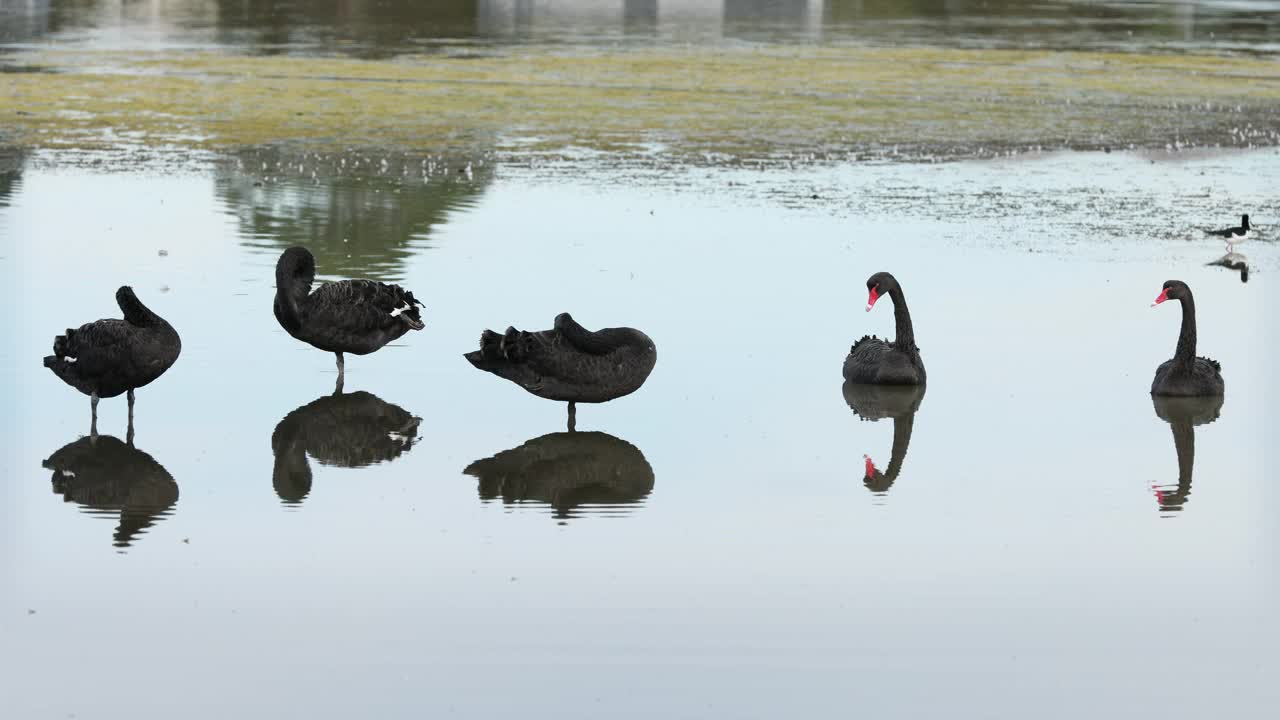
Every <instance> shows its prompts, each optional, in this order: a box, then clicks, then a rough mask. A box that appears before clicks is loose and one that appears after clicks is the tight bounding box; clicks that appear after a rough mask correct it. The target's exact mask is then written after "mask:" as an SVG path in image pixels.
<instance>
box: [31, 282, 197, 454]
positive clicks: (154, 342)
mask: <svg viewBox="0 0 1280 720" xmlns="http://www.w3.org/2000/svg"><path fill="white" fill-rule="evenodd" d="M116 304H117V305H119V306H120V312H122V313H124V319H123V320H115V319H109V320H98V321H96V322H91V323H88V324H86V325H81V326H80V327H79V328H76V329H75V330H72V329H70V328H68V329H67V334H65V335H59V336H57V337H55V338H54V339H53V354H52V355H48V356H46V357H45V359H44V366H45V367H47V368H49V369H50V370H52V371H53V374H54V375H57V376H58V377H60V378H62V381H63V382H65V383H66V384H68V385H70V386H71V387H73V388H75V389H77V390H79V391H80V392H82V393H84V394H85V395H88V396H89V408H90V415H91V418H92V419H91V422H90V435H96V434H97V432H98V399H99V398H109V397H115V396H117V395H119V394H120V393H124V392H127V393H128V394H129V428H130V433H132V428H133V391H134V390H136V389H137V388H140V387H142V386H143V385H146V384H147V383H149V382H151V381H152V380H155V379H156V378H158V377H160V376H161V375H163V374H164V372H165V371H166V370H168V369H169V368H170V367H171V366H172V365H173V363H174V362H175V361H176V360H177V359H178V354H179V353H180V352H182V341H181V340H180V339H179V338H178V333H177V331H176V330H174V329H173V326H172V325H170V324H169V323H168V322H166V321H165V319H164V318H162V317H160V316H159V315H156V314H155V313H153V312H151V310H149V309H147V306H146V305H143V304H142V301H140V300H138V296H137V295H134V294H133V288H131V287H128V286H125V287H122V288H120V289H119V290H117V291H116Z"/></svg>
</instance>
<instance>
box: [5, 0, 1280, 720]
mask: <svg viewBox="0 0 1280 720" xmlns="http://www.w3.org/2000/svg"><path fill="white" fill-rule="evenodd" d="M422 5H424V3H408V2H343V3H311V2H294V3H285V2H255V1H253V0H249V1H247V2H246V1H241V0H235V1H234V2H201V1H200V0H186V1H179V2H129V3H121V2H92V1H89V2H62V1H61V0H18V1H17V2H14V0H0V52H13V53H15V54H16V55H17V56H18V57H21V54H22V53H24V52H27V51H29V50H30V49H32V48H39V47H41V46H42V45H45V44H50V45H54V46H58V47H75V46H84V47H87V48H92V49H94V50H95V51H97V50H109V49H113V48H120V49H128V50H136V49H138V48H158V47H166V48H173V47H181V48H186V47H192V48H217V49H219V50H221V51H224V52H228V53H254V54H257V53H281V54H303V55H305V54H334V53H337V54H349V55H355V56H360V57H369V58H376V59H379V60H384V59H393V58H394V57H395V56H396V55H398V54H401V53H421V52H422V51H423V48H424V47H427V48H431V47H448V46H453V45H456V44H460V43H461V44H476V45H484V44H488V43H521V42H526V41H527V42H538V43H547V42H551V43H556V42H563V43H566V44H580V45H583V46H587V47H606V46H609V45H610V44H612V43H618V42H637V43H659V44H661V43H668V44H673V45H675V44H681V43H698V42H715V43H741V42H770V43H801V42H804V43H809V42H823V43H871V44H881V43H883V44H898V43H913V44H921V45H930V46H934V45H936V46H962V47H968V46H996V47H1058V48H1107V49H1121V50H1124V49H1133V48H1140V49H1156V50H1160V51H1172V52H1180V51H1187V50H1194V51H1196V52H1210V53H1218V52H1222V53H1253V54H1261V55H1268V54H1274V53H1276V52H1277V50H1280V43H1277V35H1278V34H1280V31H1278V29H1277V28H1278V27H1280V24H1278V20H1277V19H1278V18H1280V5H1277V4H1276V3H1267V2H1263V3H1238V2H1206V3H1128V2H1118V3H1106V4H1101V3H1072V2H1055V1H1052V0H1050V1H1049V2H1042V3H1034V4H1033V3H1019V2H987V3H977V2H917V3H890V2H874V1H872V0H865V1H864V2H840V1H834V0H833V1H831V2H803V1H798V2H788V1H785V0H784V1H779V2H732V1H726V2H720V0H706V1H705V2H700V1H698V0H684V1H682V2H674V1H672V2H667V1H666V0H657V1H656V2H653V1H650V2H631V1H629V0H628V1H627V2H623V1H622V0H617V1H616V2H606V1H604V0H601V1H600V2H592V1H589V0H582V1H580V2H570V1H568V0H565V1H563V2H561V1H549V2H523V1H515V0H512V1H506V2H504V1H503V0H492V1H486V0H479V1H473V2H446V3H431V4H430V5H431V9H430V10H423V9H422V8H421V6H422ZM392 61H394V60H392ZM151 150H153V149H151V148H146V149H143V150H141V151H140V150H139V149H138V148H137V147H132V148H130V149H129V150H128V151H127V152H122V153H120V154H119V155H113V153H112V151H111V150H110V149H107V150H102V151H99V152H95V153H92V154H81V153H76V152H63V151H51V150H48V149H31V150H11V149H10V150H5V149H0V293H3V298H2V299H3V302H4V306H5V308H6V310H7V311H6V312H0V336H3V337H4V338H6V342H4V343H0V372H2V373H3V374H2V379H0V393H2V394H3V397H4V398H5V400H6V404H7V407H8V408H9V411H8V412H6V413H3V414H0V423H3V425H0V438H2V439H0V457H3V460H2V461H0V462H2V463H3V481H2V482H0V533H2V534H3V541H0V696H2V697H3V698H4V701H3V703H4V704H3V708H4V710H3V712H0V715H3V716H4V717H5V718H8V717H13V718H67V717H77V718H107V719H115V718H138V717H146V718H150V717H165V718H168V717H184V718H224V717H272V718H275V717H306V718H328V717H333V718H348V717H364V716H374V717H423V716H426V717H435V716H441V715H445V714H451V715H457V716H461V717H475V718H488V717H497V716H505V715H514V714H517V713H519V714H520V715H522V716H529V717H531V718H544V717H584V718H585V717H590V718H598V717H637V718H639V717H644V718H654V717H715V718H773V717H782V716H796V717H831V716H844V715H848V714H850V713H853V714H862V713H872V714H881V715H883V714H888V715H890V716H894V717H897V716H920V717H937V716H943V715H946V716H956V717H1008V718H1025V717H1062V718H1079V717H1088V716H1097V715H1100V714H1101V715H1103V716H1106V717H1111V716H1117V717H1161V718H1169V717H1186V718H1203V717H1218V716H1226V717H1241V718H1252V717H1259V718H1260V717H1269V716H1270V714H1271V713H1273V708H1274V707H1276V705H1277V703H1278V702H1280V689H1278V688H1277V686H1276V685H1275V683H1274V678H1275V676H1276V675H1277V671H1278V670H1280V657H1278V655H1280V651H1278V648H1280V621H1278V620H1277V618H1276V614H1275V608H1276V607H1277V604H1278V601H1280V573H1278V572H1277V567H1278V566H1280V558H1278V556H1277V547H1280V519H1277V517H1276V513H1275V512H1274V511H1273V508H1275V507H1276V506H1277V504H1280V490H1278V489H1277V486H1276V484H1275V481H1276V479H1277V474H1278V470H1280V466H1278V465H1277V453H1276V450H1275V444H1274V437H1275V434H1276V421H1277V414H1276V407H1277V406H1278V404H1280V385H1277V383H1276V381H1275V379H1274V378H1275V362H1274V358H1275V357H1276V355H1277V353H1278V352H1280V335H1278V334H1277V330H1276V324H1277V323H1276V308H1277V307H1280V284H1278V283H1277V279H1276V278H1277V277H1280V242H1276V240H1277V238H1280V230H1278V229H1277V228H1280V207H1278V206H1277V195H1276V190H1275V188H1277V187H1280V154H1277V152H1276V151H1275V150H1274V149H1268V150H1253V151H1230V152H1217V153H1200V152H1163V151H1159V152H1151V153H1121V152H1115V153H1062V154H1040V153H1030V154H1026V155H1023V156H1020V157H1016V158H1009V159H1004V160H997V161H983V162H978V161H966V162H951V163H932V164H930V163H893V162H876V163H871V162H852V163H843V164H829V165H822V164H812V165H809V166H805V167H798V168H793V167H787V166H786V165H785V164H783V163H778V164H773V165H770V166H769V167H767V168H744V167H721V166H715V165H712V166H709V167H689V166H671V167H663V164H662V163H661V162H653V163H651V164H649V165H647V166H645V167H635V166H631V165H627V166H623V165H620V164H616V163H612V162H610V159H609V157H608V156H607V153H597V154H590V155H589V156H587V157H584V158H582V159H580V160H579V161H575V162H562V163H558V164H550V165H547V164H541V163H538V162H534V160H536V158H532V159H531V158H524V159H523V161H522V159H521V158H515V159H514V160H512V159H511V158H503V159H502V160H495V158H494V157H493V156H492V155H477V156H454V155H447V154H446V155H442V154H435V155H426V156H419V155H414V154H411V153H410V154H406V153H405V152H400V151H389V150H380V149H353V150H350V151H347V152H341V153H336V154H327V153H316V152H312V151H307V150H306V149H282V148H279V147H274V148H248V149H242V150H239V151H235V152H229V153H226V154H214V153H210V152H205V151H200V152H190V151H186V150H183V149H182V148H174V147H169V148H158V149H154V150H155V151H156V152H154V153H153V152H151ZM121 158H124V160H126V161H122V160H121ZM1242 212H1249V213H1250V216H1251V218H1252V220H1253V222H1254V224H1255V225H1256V226H1258V233H1257V236H1256V238H1257V239H1251V240H1250V241H1249V242H1248V243H1246V244H1245V245H1242V246H1241V247H1240V248H1239V250H1240V252H1241V253H1242V257H1235V258H1230V259H1229V260H1227V261H1226V262H1225V264H1226V265H1230V266H1231V267H1223V266H1222V264H1223V260H1224V258H1223V255H1224V248H1223V246H1222V245H1221V244H1220V243H1219V242H1217V241H1216V240H1210V239H1207V238H1206V237H1205V235H1204V234H1203V233H1202V229H1203V228H1205V227H1222V226H1226V225H1229V224H1234V223H1236V222H1238V220H1239V215H1240V214H1241V213H1242ZM294 244H303V245H306V246H307V247H309V248H310V249H311V250H312V251H313V252H314V253H315V255H316V257H317V260H318V263H319V271H320V273H321V275H322V276H323V277H324V278H325V279H335V278H345V277H354V276H363V277H374V278H379V279H384V280H388V281H395V282H399V283H402V284H404V285H406V286H407V287H409V288H410V289H412V290H413V291H414V294H415V295H416V296H417V297H418V298H420V299H422V300H423V301H424V302H425V303H426V310H425V313H424V317H425V319H426V321H427V328H426V329H425V330H424V331H422V332H418V333H412V334H411V335H409V336H407V337H406V338H404V339H403V340H402V341H401V342H399V343H397V344H396V345H394V346H391V347H388V348H385V349H383V350H382V351H380V352H378V353H376V354H374V355H371V356H366V357H349V358H348V362H347V377H346V386H345V392H344V393H343V394H341V395H336V396H335V395H334V394H333V384H334V380H335V377H336V372H335V368H334V362H333V357H332V356H331V355H327V354H325V353H322V352H320V351H318V350H314V349H312V348H310V347H309V346H305V345H302V344H300V343H298V342H296V341H294V340H293V339H291V338H290V337H288V336H287V335H286V334H285V333H284V331H283V330H282V329H281V328H280V327H279V326H278V325H277V323H276V321H275V319H274V317H273V316H272V313H271V303H272V296H273V292H274V287H273V286H274V278H273V268H274V264H275V261H276V258H277V257H278V256H279V254H280V252H281V251H282V250H283V249H284V248H286V247H288V246H290V245H294ZM1242 268H1247V270H1243V271H1242ZM878 270H890V271H892V272H894V273H895V274H896V275H897V277H898V279H899V280H900V281H901V283H902V285H903V287H904V290H905V292H906V296H907V298H908V300H909V303H910V307H911V310H912V316H913V318H914V321H915V325H916V334H917V338H918V342H919V344H920V346H921V348H922V352H923V354H924V359H925V362H926V363H927V365H928V369H929V380H930V383H929V386H928V388H927V390H925V391H924V392H923V393H917V392H910V391H907V392H898V393H884V392H873V391H868V390H867V389H865V388H857V387H846V386H844V385H843V383H842V378H841V373H840V367H841V363H842V361H843V358H844V355H845V353H846V352H847V351H848V348H849V345H850V344H851V343H852V342H853V341H854V340H856V339H857V338H858V337H861V336H862V335H863V334H866V333H878V334H880V335H882V336H883V335H884V334H886V333H892V331H893V317H892V311H891V307H889V306H888V305H887V304H885V303H881V305H880V306H878V307H877V308H875V309H874V310H873V311H872V312H871V313H866V312H864V311H863V307H864V305H865V302H866V290H865V285H864V283H865V279H866V278H867V276H869V275H870V274H871V273H873V272H875V271H878ZM1172 278H1177V279H1182V280H1185V281H1187V282H1188V283H1189V284H1190V285H1191V286H1192V287H1193V288H1194V290H1195V292H1196V298H1197V304H1198V311H1199V321H1200V328H1199V329H1200V334H1199V339H1200V348H1199V349H1200V353H1201V354H1204V355H1208V356H1211V357H1213V358H1216V359H1217V360H1219V361H1221V363H1222V366H1223V373H1224V376H1225V378H1226V383H1227V394H1226V397H1225V400H1224V401H1223V402H1222V403H1221V404H1218V403H1214V402H1208V403H1205V402H1153V401H1152V398H1151V397H1150V396H1149V395H1148V393H1147V390H1148V388H1149V385H1150V381H1151V377H1152V374H1153V372H1154V370H1155V367H1156V366H1157V365H1158V364H1159V363H1160V362H1162V361H1164V360H1165V359H1167V358H1169V357H1170V356H1171V354H1172V352H1173V348H1174V344H1175V340H1176V336H1177V332H1178V324H1179V315H1178V310H1177V308H1176V306H1170V305H1162V306H1159V307H1157V308H1152V307H1150V304H1151V301H1152V300H1153V299H1154V298H1155V297H1156V295H1157V294H1158V293H1159V291H1160V287H1161V283H1162V282H1163V281H1165V280H1167V279H1172ZM126 283H127V284H130V285H132V286H133V287H134V288H135V289H136V291H137V293H138V295H139V296H140V297H141V298H142V299H143V301H144V302H146V303H148V304H149V305H150V306H151V307H152V308H153V309H154V310H155V311H157V312H158V313H160V314H161V315H163V316H164V317H166V318H167V319H169V320H170V321H171V322H172V323H173V324H174V326H175V327H176V328H177V329H178V331H179V332H180V333H181V335H182V340H183V351H182V356H181V358H180V359H179V361H178V363H177V364H176V365H175V366H174V367H173V368H172V369H171V370H170V371H169V372H168V373H167V374H166V375H165V376H164V377H162V378H161V379H159V380H158V381H156V382H155V383H154V384H152V385H150V386H148V387H146V388H143V389H142V390H140V391H139V392H138V400H137V418H136V423H135V436H134V438H133V439H132V443H130V442H128V440H129V438H128V437H127V435H126V404H125V402H124V400H123V398H117V399H112V400H106V401H103V402H102V404H101V405H100V407H99V413H100V420H99V430H100V432H102V433H103V434H104V435H105V436H107V437H103V438H100V440H99V442H98V443H97V444H96V445H95V444H90V443H89V442H88V441H87V439H85V436H86V433H87V432H88V429H89V407H88V405H89V403H88V399H87V398H86V397H84V396H82V395H80V394H79V393H77V392H75V391H73V390H71V389H70V388H68V387H66V386H65V385H63V384H62V383H61V382H60V381H58V380H57V379H56V378H55V377H54V376H53V375H52V373H50V372H49V371H47V370H45V369H44V368H43V367H41V365H40V358H41V357H42V356H43V355H45V354H47V353H48V352H49V346H50V343H51V340H52V337H53V336H54V335H56V334H58V333H60V332H62V330H63V329H64V328H66V327H68V326H76V325H79V324H80V323H83V322H87V321H91V320H94V319H97V318H100V317H111V316H118V312H119V311H118V309H117V308H116V307H115V306H114V303H113V298H112V296H113V293H114V291H115V289H116V288H117V287H118V286H119V285H121V284H126ZM562 311H571V312H572V313H573V314H574V316H575V318H577V319H578V320H579V321H581V322H582V323H583V324H585V325H587V326H588V327H593V328H594V327H601V326H611V325H631V326H635V327H638V328H640V329H642V330H644V331H645V332H646V333H647V334H649V335H650V336H651V337H652V338H653V339H654V340H655V342H656V344H657V346H658V355H659V360H658V364H657V367H656V369H655V371H654V373H653V374H652V376H651V377H650V378H649V380H648V382H647V383H646V384H645V386H644V387H643V388H642V389H641V390H640V391H639V392H637V393H635V394H634V395H631V396H628V397H626V398H623V399H620V400H617V401H615V402H611V403H607V404H605V405H600V406H582V407H580V408H579V410H578V416H577V427H578V432H576V433H573V434H569V433H567V432H565V429H566V428H565V409H564V407H563V406H562V405H560V404H556V403H551V402H547V401H544V400H540V399H537V398H535V397H533V396H531V395H528V394H526V393H524V392H523V391H521V390H520V389H519V388H517V387H515V386H514V385H512V384H510V383H506V382H504V381H501V380H498V379H497V378H495V377H493V376H490V375H487V374H483V373H480V372H478V371H476V370H474V369H473V368H472V367H471V366H470V365H469V364H468V363H467V362H466V361H465V360H464V359H463V358H462V354H463V353H464V352H467V351H469V350H471V349H473V348H474V347H475V346H476V343H477V339H478V337H479V334H480V331H481V330H482V329H483V328H493V329H496V330H502V329H504V328H505V327H506V326H508V325H515V326H517V327H521V328H525V329H541V328H546V327H549V326H550V323H551V321H552V318H553V317H554V316H555V315H556V314H557V313H559V312H562Z"/></svg>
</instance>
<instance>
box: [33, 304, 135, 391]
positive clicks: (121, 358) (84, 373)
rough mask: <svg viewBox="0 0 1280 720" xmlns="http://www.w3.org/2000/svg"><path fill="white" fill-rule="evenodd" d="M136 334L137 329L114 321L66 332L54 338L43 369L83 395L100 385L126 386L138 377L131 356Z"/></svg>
mask: <svg viewBox="0 0 1280 720" xmlns="http://www.w3.org/2000/svg"><path fill="white" fill-rule="evenodd" d="M137 334H138V330H137V328H135V327H133V326H132V325H130V324H129V323H127V322H125V321H124V320H114V319H112V320H98V321H96V322H91V323H86V324H84V325H81V326H80V327H78V328H75V329H72V328H68V329H67V332H66V334H65V335H59V336H57V337H56V338H54V340H53V355H49V356H47V357H45V359H44V366H45V367H47V368H49V369H50V370H52V371H53V372H54V374H55V375H57V376H58V377H59V378H62V381H63V382H65V383H67V384H68V385H71V386H72V387H74V388H76V389H77V390H80V391H81V392H83V393H86V394H87V393H92V392H96V391H97V390H98V389H99V388H100V387H102V386H104V385H111V386H114V385H121V384H128V380H129V378H131V377H133V376H134V375H136V374H138V373H137V370H138V368H136V367H135V365H136V362H135V359H134V352H133V350H134V344H135V343H136V342H137V339H138V338H137Z"/></svg>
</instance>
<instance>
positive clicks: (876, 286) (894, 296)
mask: <svg viewBox="0 0 1280 720" xmlns="http://www.w3.org/2000/svg"><path fill="white" fill-rule="evenodd" d="M867 290H868V292H869V293H870V294H869V295H868V297H867V312H871V308H872V307H874V306H875V304H876V301H877V300H879V299H880V298H881V297H884V296H885V295H888V296H889V299H890V300H892V301H893V322H894V327H895V332H896V334H897V337H896V338H894V340H893V341H892V342H890V341H888V340H881V339H879V338H877V337H876V336H874V335H864V336H862V339H861V340H859V341H858V342H856V343H854V344H853V347H851V348H849V355H848V356H847V357H845V359H844V379H845V380H848V381H849V382H852V383H863V384H870V385H923V384H924V381H925V372H924V361H923V360H921V359H920V348H918V347H916V334H915V331H914V329H912V327H911V312H910V311H909V310H907V299H906V297H905V296H903V294H902V286H900V285H899V284H898V281H897V279H895V278H894V277H893V276H892V275H890V274H889V273H887V272H878V273H876V274H875V275H872V276H871V277H869V278H867Z"/></svg>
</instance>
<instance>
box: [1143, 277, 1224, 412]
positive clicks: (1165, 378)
mask: <svg viewBox="0 0 1280 720" xmlns="http://www.w3.org/2000/svg"><path fill="white" fill-rule="evenodd" d="M1166 300H1178V301H1180V302H1181V303H1182V332H1181V333H1179V335H1178V347H1177V350H1175V351H1174V353H1173V359H1172V360H1166V361H1165V362H1164V363H1163V364H1161V365H1160V367H1158V368H1156V377H1155V379H1154V380H1153V381H1152V382H1151V394H1152V395H1174V396H1181V397H1192V396H1205V395H1209V396H1212V395H1222V394H1223V392H1224V389H1225V384H1224V383H1223V381H1222V372H1221V371H1222V366H1221V365H1219V364H1218V362H1217V361H1216V360H1209V359H1208V358H1202V357H1196V301H1195V298H1193V297H1192V295H1191V288H1189V287H1187V284H1186V283H1184V282H1182V281H1181V280H1169V281H1168V282H1166V283H1165V284H1164V289H1163V290H1161V292H1160V296H1159V297H1157V298H1156V301H1155V302H1154V303H1152V307H1154V306H1156V305H1159V304H1160V303H1162V302H1164V301H1166Z"/></svg>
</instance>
